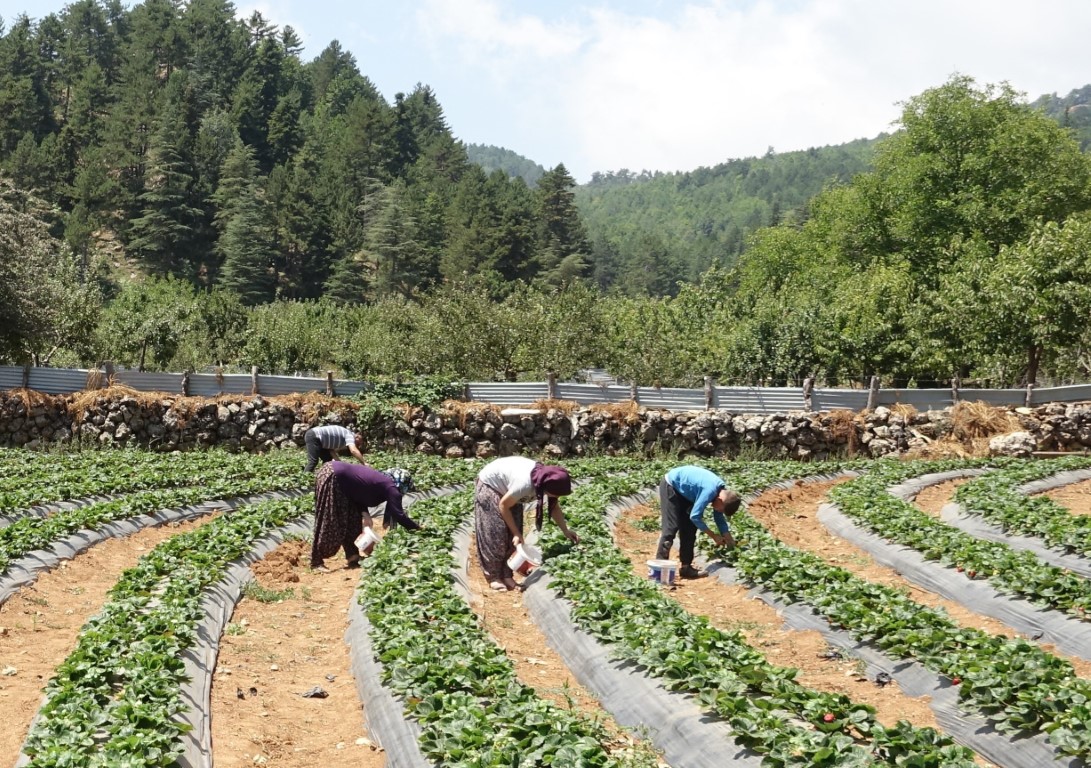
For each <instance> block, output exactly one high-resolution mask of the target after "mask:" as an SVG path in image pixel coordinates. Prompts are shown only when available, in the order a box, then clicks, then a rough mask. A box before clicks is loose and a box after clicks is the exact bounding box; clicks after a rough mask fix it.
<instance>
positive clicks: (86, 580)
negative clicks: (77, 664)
mask: <svg viewBox="0 0 1091 768" xmlns="http://www.w3.org/2000/svg"><path fill="white" fill-rule="evenodd" d="M213 517H214V515H209V516H205V517H203V518H200V519H199V520H193V521H189V522H183V523H170V524H167V525H163V526H159V527H156V528H145V529H144V530H142V531H139V532H137V533H134V534H133V535H131V536H127V537H125V538H115V539H108V540H106V541H104V542H102V543H101V544H97V545H96V546H94V547H91V549H89V550H87V551H86V552H84V553H83V554H81V555H78V556H76V557H75V558H74V559H72V560H68V561H63V562H62V563H61V564H60V566H59V567H58V568H57V569H55V570H53V571H49V572H47V573H43V574H41V575H40V576H39V577H38V580H37V581H35V582H34V583H33V584H31V585H29V586H26V587H24V588H23V589H21V590H19V591H18V592H17V593H16V594H15V595H13V596H12V597H11V598H10V599H9V600H8V601H7V602H5V603H4V604H3V605H0V672H2V674H0V712H3V713H4V727H3V728H0V765H15V762H16V760H18V758H19V753H20V752H21V750H22V748H23V742H24V741H26V736H27V731H28V730H29V729H30V724H31V722H33V720H34V716H35V715H37V714H38V709H39V708H40V707H41V704H42V695H43V691H44V689H45V685H46V683H48V682H49V680H50V679H51V678H52V677H53V675H54V673H55V671H56V669H57V667H58V666H59V665H60V664H61V663H62V662H63V661H64V660H65V659H66V658H68V655H69V654H70V653H72V651H73V650H75V648H76V643H77V641H78V639H79V633H80V630H81V629H82V628H83V625H84V624H86V623H87V620H88V619H90V618H91V617H92V616H94V615H95V614H97V613H98V612H99V611H100V610H101V609H102V606H103V605H104V604H105V603H106V600H107V594H106V593H107V592H109V591H110V589H112V588H113V586H114V585H115V584H117V581H118V579H119V578H121V574H122V572H123V571H124V570H125V569H127V568H132V567H133V566H135V565H136V564H137V561H138V560H139V559H140V558H141V557H143V556H144V555H145V554H147V553H148V552H149V551H151V550H152V549H153V548H154V547H155V546H156V545H157V544H159V543H160V542H162V541H165V540H166V539H169V538H171V537H173V536H177V535H179V534H181V533H185V532H186V531H191V530H193V529H195V528H197V527H199V526H201V525H204V524H205V523H207V522H209V521H210V520H212V518H213Z"/></svg>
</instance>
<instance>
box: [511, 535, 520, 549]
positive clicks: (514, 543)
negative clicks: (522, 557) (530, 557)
mask: <svg viewBox="0 0 1091 768" xmlns="http://www.w3.org/2000/svg"><path fill="white" fill-rule="evenodd" d="M522 543H523V537H522V536H512V537H511V545H512V546H513V547H518V546H519V545H520V544H522Z"/></svg>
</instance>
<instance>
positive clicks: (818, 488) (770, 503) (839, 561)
mask: <svg viewBox="0 0 1091 768" xmlns="http://www.w3.org/2000/svg"><path fill="white" fill-rule="evenodd" d="M843 482H847V479H845V478H842V479H838V480H833V481H829V482H821V483H803V482H797V483H796V485H795V486H794V487H793V488H790V489H783V490H774V491H770V492H768V493H765V494H763V495H762V496H761V497H759V498H758V499H757V500H755V502H753V503H751V504H750V506H749V507H748V511H749V512H750V514H751V515H754V517H755V518H757V519H758V520H760V521H761V523H762V524H763V525H764V526H765V527H766V528H767V529H768V530H769V531H770V532H771V533H772V534H773V535H774V536H776V537H777V538H778V539H779V540H781V541H782V542H784V543H785V544H787V545H789V546H791V547H795V548H796V549H801V550H806V551H808V552H811V553H813V554H816V555H818V556H819V557H821V558H822V559H823V560H825V561H826V562H827V563H830V564H831V565H836V566H838V567H840V568H844V569H845V570H847V571H849V572H850V573H852V574H854V575H856V576H859V577H860V578H862V579H866V580H867V581H870V582H872V583H875V584H884V585H886V586H888V587H892V588H894V589H898V590H901V591H903V592H906V593H907V594H909V596H910V597H912V598H913V599H914V600H915V601H917V602H918V603H921V604H922V605H927V606H931V607H938V608H942V609H943V610H944V611H945V612H946V613H947V615H948V616H949V617H950V618H951V620H952V621H954V622H955V623H956V624H958V625H959V626H962V627H972V628H974V629H979V630H981V631H982V632H989V633H991V634H995V635H1004V636H1006V637H1015V636H1016V635H1017V634H1018V633H1016V632H1015V630H1013V629H1011V628H1010V627H1008V626H1007V625H1006V624H1004V623H1002V622H1000V621H998V620H997V619H994V618H991V617H989V616H984V615H982V614H979V613H975V612H974V611H971V610H970V609H968V608H966V607H965V606H963V605H961V604H960V603H956V602H954V601H952V600H947V599H945V598H942V597H940V596H939V595H936V594H935V593H934V592H929V591H928V590H926V589H923V588H921V587H919V586H917V585H916V584H913V583H912V582H910V581H909V580H908V579H905V578H904V577H902V576H901V575H899V574H898V572H897V571H895V570H894V569H893V568H887V567H886V566H883V565H879V564H878V563H876V562H875V561H874V560H872V558H871V556H870V555H869V554H868V553H867V552H865V551H864V550H862V549H859V548H857V547H855V546H853V545H852V544H850V543H848V542H846V541H843V540H842V539H839V538H837V537H835V536H833V535H832V534H831V533H830V532H829V531H828V530H827V529H826V527H825V526H824V525H822V523H820V522H819V521H818V518H817V511H818V503H819V501H821V500H823V497H824V496H825V494H826V492H827V491H828V489H829V488H831V487H833V486H834V485H838V484H840V483H843ZM1041 647H1042V648H1044V649H1045V650H1047V651H1049V652H1050V653H1052V654H1054V655H1056V656H1060V657H1062V658H1064V659H1067V660H1068V661H1069V662H1070V663H1071V664H1072V666H1073V667H1074V668H1075V670H1076V673H1077V674H1079V675H1080V677H1089V676H1091V662H1088V661H1085V660H1083V659H1078V658H1076V657H1073V656H1068V655H1066V654H1064V653H1061V652H1060V651H1059V650H1057V648H1056V647H1054V646H1052V645H1049V644H1041Z"/></svg>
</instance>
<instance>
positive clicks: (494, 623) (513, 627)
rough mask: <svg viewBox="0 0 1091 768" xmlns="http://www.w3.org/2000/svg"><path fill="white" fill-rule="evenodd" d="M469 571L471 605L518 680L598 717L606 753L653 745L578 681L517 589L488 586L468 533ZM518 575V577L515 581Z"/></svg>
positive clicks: (647, 748)
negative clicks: (604, 733)
mask: <svg viewBox="0 0 1091 768" xmlns="http://www.w3.org/2000/svg"><path fill="white" fill-rule="evenodd" d="M467 571H468V576H469V578H468V582H469V587H470V592H471V596H472V599H471V604H470V607H471V608H472V609H473V611H474V613H476V614H477V616H478V617H479V618H480V619H481V624H482V626H483V627H484V629H485V631H486V632H488V633H489V635H490V636H491V637H492V638H493V640H494V641H495V642H496V644H497V645H498V646H500V647H501V648H503V649H504V652H505V653H506V654H507V656H508V658H509V659H511V662H512V665H513V666H514V667H515V675H516V677H518V678H519V680H520V682H522V683H523V684H524V685H527V686H529V687H531V688H533V689H534V690H535V692H536V693H537V694H538V695H539V696H540V697H542V698H543V699H546V700H548V701H550V702H552V703H553V704H555V705H557V706H558V707H560V708H561V709H571V710H577V711H579V712H581V713H583V714H584V715H587V716H588V717H590V718H592V719H595V720H598V721H599V722H601V723H602V725H603V726H604V727H605V728H606V730H607V733H609V734H610V735H611V737H612V740H611V741H610V742H609V743H607V744H605V745H604V746H606V748H607V749H608V750H609V751H610V752H612V753H617V752H625V751H632V750H634V749H639V750H643V751H645V752H648V751H651V750H652V747H651V746H650V745H649V743H648V742H647V741H645V740H640V739H636V738H634V737H633V736H632V734H631V733H630V732H629V731H627V730H625V729H624V728H622V727H621V726H619V725H618V724H617V722H616V721H615V720H614V719H613V716H611V715H610V713H609V712H607V711H606V710H605V709H603V708H602V705H601V704H599V701H598V699H596V698H595V696H594V694H592V693H590V692H589V691H588V690H587V689H586V688H584V687H583V686H582V685H581V684H580V683H579V681H578V680H577V679H576V677H575V675H573V674H572V672H571V671H570V670H569V669H568V667H567V666H565V663H564V661H563V660H562V659H561V657H560V656H559V655H558V654H557V652H556V651H554V650H553V648H552V647H550V645H549V643H548V642H546V639H545V636H544V635H543V634H542V632H541V630H539V629H538V627H537V625H536V624H535V623H534V620H533V619H531V617H530V613H529V612H528V611H527V609H526V606H525V605H524V603H523V598H522V595H523V593H522V592H521V591H520V590H512V591H510V592H508V591H506V590H505V591H499V592H498V591H496V590H494V589H490V588H489V584H488V581H487V580H486V579H485V574H484V572H483V571H482V570H481V565H480V564H479V562H478V559H477V545H476V542H475V541H474V539H473V536H472V535H471V539H470V561H469V564H468V567H467ZM520 580H521V579H520V578H519V577H517V578H516V581H520Z"/></svg>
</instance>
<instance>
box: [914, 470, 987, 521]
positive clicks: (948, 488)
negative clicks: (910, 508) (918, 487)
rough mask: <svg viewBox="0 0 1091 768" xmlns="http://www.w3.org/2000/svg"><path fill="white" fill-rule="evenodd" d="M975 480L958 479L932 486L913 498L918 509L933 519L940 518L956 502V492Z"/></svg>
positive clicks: (967, 478)
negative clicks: (950, 504)
mask: <svg viewBox="0 0 1091 768" xmlns="http://www.w3.org/2000/svg"><path fill="white" fill-rule="evenodd" d="M971 479H973V478H969V477H957V478H955V479H954V480H944V481H943V482H942V483H936V484H935V485H930V486H928V487H927V488H925V489H924V490H923V491H921V492H920V493H918V494H917V495H916V496H915V497H914V498H913V503H914V504H915V505H916V506H917V509H919V510H920V511H922V512H924V513H925V514H927V515H930V516H932V517H939V513H940V510H941V509H943V508H944V506H946V505H947V504H949V503H951V501H953V500H954V496H955V491H956V490H958V487H959V486H960V485H964V484H965V483H967V482H969V481H970V480H971Z"/></svg>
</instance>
